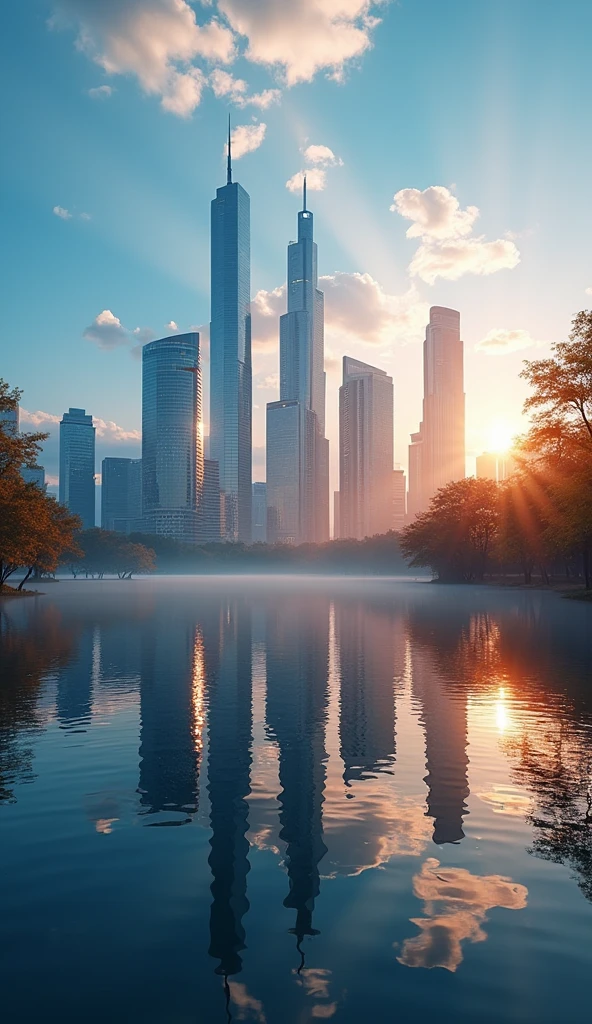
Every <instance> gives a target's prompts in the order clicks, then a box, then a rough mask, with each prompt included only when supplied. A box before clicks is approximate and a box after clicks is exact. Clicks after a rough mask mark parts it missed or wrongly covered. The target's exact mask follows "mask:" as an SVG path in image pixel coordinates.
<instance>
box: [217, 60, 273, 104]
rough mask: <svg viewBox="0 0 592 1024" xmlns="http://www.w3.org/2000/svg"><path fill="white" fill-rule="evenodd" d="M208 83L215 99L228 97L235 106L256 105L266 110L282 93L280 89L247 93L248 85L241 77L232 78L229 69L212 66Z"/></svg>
mask: <svg viewBox="0 0 592 1024" xmlns="http://www.w3.org/2000/svg"><path fill="white" fill-rule="evenodd" d="M210 85H211V87H212V90H213V93H214V96H216V97H217V99H221V98H223V97H228V98H229V99H231V100H232V102H233V103H235V104H236V106H237V107H249V106H251V107H258V108H259V110H267V108H268V107H271V105H272V104H273V103H279V101H280V99H281V96H282V93H281V90H280V89H264V90H263V92H258V93H253V95H252V96H249V95H248V90H249V87H248V85H247V83H246V82H245V80H244V79H243V78H234V76H233V75H231V74H230V72H229V71H224V70H223V69H222V68H214V70H213V71H212V74H211V75H210Z"/></svg>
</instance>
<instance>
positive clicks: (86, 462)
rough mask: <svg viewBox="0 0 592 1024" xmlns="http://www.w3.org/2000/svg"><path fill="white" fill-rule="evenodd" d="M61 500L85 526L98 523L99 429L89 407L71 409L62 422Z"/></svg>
mask: <svg viewBox="0 0 592 1024" xmlns="http://www.w3.org/2000/svg"><path fill="white" fill-rule="evenodd" d="M59 501H60V504H61V505H65V506H66V507H67V508H68V509H69V510H70V512H72V513H74V515H77V516H79V518H80V520H81V523H82V529H83V530H90V529H92V527H94V525H95V428H94V427H93V421H92V416H90V415H87V413H86V410H85V409H69V411H68V412H65V413H64V415H63V416H62V419H61V421H60V482H59Z"/></svg>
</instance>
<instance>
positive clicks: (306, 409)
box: [267, 180, 329, 544]
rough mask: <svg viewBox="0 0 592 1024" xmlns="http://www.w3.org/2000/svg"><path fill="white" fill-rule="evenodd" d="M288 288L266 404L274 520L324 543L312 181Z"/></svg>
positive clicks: (280, 536)
mask: <svg viewBox="0 0 592 1024" xmlns="http://www.w3.org/2000/svg"><path fill="white" fill-rule="evenodd" d="M287 294H288V311H287V313H284V315H283V316H281V317H280V400H279V402H271V403H270V404H269V405H268V406H267V506H268V509H269V510H270V512H269V518H268V522H269V523H273V524H274V531H275V537H274V539H275V540H278V541H285V542H287V543H292V544H297V543H303V542H307V541H317V542H323V541H326V540H328V539H329V442H328V440H327V438H326V437H325V370H324V345H325V342H324V296H323V293H322V291H320V289H319V287H318V271H317V246H316V242H315V241H314V225H313V215H312V213H311V212H310V210H307V208H306V180H305V182H304V196H303V208H302V210H301V211H300V213H299V214H298V241H297V242H290V243H289V245H288V285H287ZM270 539H271V538H270Z"/></svg>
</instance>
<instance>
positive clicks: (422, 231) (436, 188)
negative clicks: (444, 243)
mask: <svg viewBox="0 0 592 1024" xmlns="http://www.w3.org/2000/svg"><path fill="white" fill-rule="evenodd" d="M390 209H391V211H392V212H393V213H399V214H400V215H401V217H405V219H406V220H411V221H413V224H412V225H411V227H410V228H408V229H407V238H422V237H423V238H425V237H430V238H446V239H449V238H461V237H464V236H465V235H470V233H471V231H472V230H473V225H474V223H475V221H476V220H477V217H478V216H479V209H478V207H476V206H467V208H466V210H462V209H461V206H460V203H459V201H458V199H457V198H456V196H454V195H453V194H452V192H451V191H450V190H449V189H447V188H444V186H443V185H432V186H430V188H426V189H424V190H423V192H420V191H419V189H417V188H403V189H401V191H400V192H397V194H396V195H395V196H394V197H393V205H392V206H391V208H390Z"/></svg>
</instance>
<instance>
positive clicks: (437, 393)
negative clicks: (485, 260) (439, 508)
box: [408, 306, 465, 517]
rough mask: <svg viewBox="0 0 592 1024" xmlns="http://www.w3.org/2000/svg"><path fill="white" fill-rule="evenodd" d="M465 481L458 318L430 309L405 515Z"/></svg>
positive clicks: (452, 311) (422, 508)
mask: <svg viewBox="0 0 592 1024" xmlns="http://www.w3.org/2000/svg"><path fill="white" fill-rule="evenodd" d="M464 475H465V395H464V383H463V343H462V341H461V337H460V313H458V312H457V311H456V310H455V309H446V307H445V306H432V308H431V309H430V322H429V324H428V325H427V327H426V336H425V341H424V343H423V416H422V422H421V424H420V428H419V431H418V432H417V433H415V434H412V435H411V445H410V446H409V504H408V509H409V515H410V516H411V517H413V516H415V515H417V514H418V513H420V512H423V511H425V509H426V508H427V507H428V505H429V503H430V501H431V499H432V498H433V496H434V494H435V493H436V491H437V490H438V489H439V488H440V487H444V486H445V485H446V484H448V483H450V482H451V481H452V480H461V479H462V478H463V477H464Z"/></svg>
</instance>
